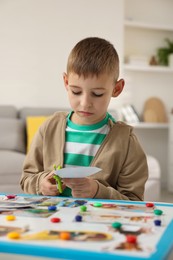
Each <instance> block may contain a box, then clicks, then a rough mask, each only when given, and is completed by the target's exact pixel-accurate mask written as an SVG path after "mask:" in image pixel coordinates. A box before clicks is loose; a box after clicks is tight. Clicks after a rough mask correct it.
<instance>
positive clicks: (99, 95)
mask: <svg viewBox="0 0 173 260" xmlns="http://www.w3.org/2000/svg"><path fill="white" fill-rule="evenodd" d="M93 96H95V97H102V96H103V93H102V94H97V93H93Z"/></svg>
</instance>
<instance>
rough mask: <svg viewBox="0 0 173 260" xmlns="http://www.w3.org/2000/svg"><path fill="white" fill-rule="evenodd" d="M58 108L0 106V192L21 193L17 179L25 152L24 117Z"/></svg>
mask: <svg viewBox="0 0 173 260" xmlns="http://www.w3.org/2000/svg"><path fill="white" fill-rule="evenodd" d="M58 110H64V109H60V108H38V107H24V108H21V109H17V108H16V107H14V106H10V105H9V106H8V105H4V106H2V105H1V106H0V192H1V193H3V192H7V193H21V192H22V190H21V189H20V186H19V181H20V177H21V172H22V165H23V161H24V158H25V154H26V117H27V116H49V115H51V114H53V113H54V112H56V111H58Z"/></svg>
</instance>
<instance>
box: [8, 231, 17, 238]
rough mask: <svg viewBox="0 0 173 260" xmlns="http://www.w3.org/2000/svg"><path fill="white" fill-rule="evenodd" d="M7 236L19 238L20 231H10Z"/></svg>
mask: <svg viewBox="0 0 173 260" xmlns="http://www.w3.org/2000/svg"><path fill="white" fill-rule="evenodd" d="M7 237H8V238H10V239H19V238H20V233H18V232H10V233H8V234H7Z"/></svg>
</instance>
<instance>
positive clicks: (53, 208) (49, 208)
mask: <svg viewBox="0 0 173 260" xmlns="http://www.w3.org/2000/svg"><path fill="white" fill-rule="evenodd" d="M48 210H56V206H49V207H48Z"/></svg>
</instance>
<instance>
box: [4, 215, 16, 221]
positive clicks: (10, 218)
mask: <svg viewBox="0 0 173 260" xmlns="http://www.w3.org/2000/svg"><path fill="white" fill-rule="evenodd" d="M15 219H16V217H15V216H14V215H8V216H6V220H8V221H13V220H15Z"/></svg>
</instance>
